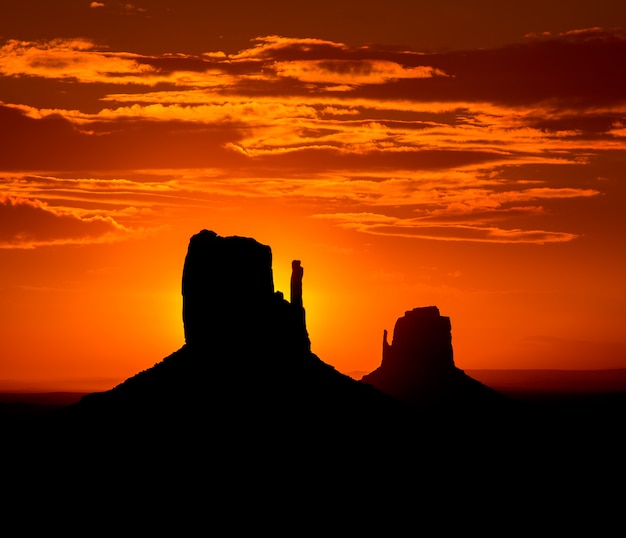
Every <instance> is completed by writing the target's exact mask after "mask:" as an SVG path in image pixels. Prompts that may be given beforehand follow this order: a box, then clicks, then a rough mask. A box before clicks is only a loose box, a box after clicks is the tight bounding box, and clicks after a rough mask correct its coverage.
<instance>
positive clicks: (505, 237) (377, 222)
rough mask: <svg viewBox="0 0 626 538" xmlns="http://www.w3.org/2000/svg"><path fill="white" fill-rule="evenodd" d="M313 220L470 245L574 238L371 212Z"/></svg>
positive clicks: (564, 234)
mask: <svg viewBox="0 0 626 538" xmlns="http://www.w3.org/2000/svg"><path fill="white" fill-rule="evenodd" d="M314 218H318V219H330V220H332V221H334V222H336V223H337V224H339V225H340V226H341V227H343V228H348V229H352V230H356V231H359V232H362V233H368V234H372V235H383V236H391V237H405V238H409V239H428V240H436V241H448V242H449V241H456V242H474V243H535V244H545V243H561V242H566V241H571V240H573V239H575V238H576V237H577V236H576V235H575V234H571V233H567V232H554V231H547V230H522V229H507V228H500V227H496V226H479V225H468V224H461V223H455V224H439V225H438V224H434V223H429V222H427V221H426V222H425V221H422V220H420V219H411V218H409V219H406V218H394V217H389V216H387V215H380V214H373V213H339V214H317V215H314Z"/></svg>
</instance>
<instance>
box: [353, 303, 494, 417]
mask: <svg viewBox="0 0 626 538" xmlns="http://www.w3.org/2000/svg"><path fill="white" fill-rule="evenodd" d="M361 379H362V381H363V382H365V383H370V384H371V385H373V386H374V387H376V388H378V389H379V390H381V391H383V392H385V393H387V394H389V395H391V396H394V397H395V398H397V399H399V400H402V401H404V402H406V403H407V404H409V405H411V406H412V407H416V408H418V409H433V410H441V409H448V410H453V411H454V410H459V411H461V410H462V411H463V412H468V411H471V412H472V413H479V412H485V411H488V410H489V409H491V408H494V407H495V408H499V407H500V406H502V405H505V403H506V402H505V398H504V397H503V396H502V395H501V394H499V393H498V392H497V391H495V390H494V389H492V388H490V387H488V386H486V385H484V384H482V383H480V382H479V381H477V380H475V379H473V378H472V377H470V376H469V375H467V374H466V373H465V372H463V370H460V369H459V368H457V367H456V366H455V364H454V355H453V348H452V326H451V323H450V318H449V317H446V316H441V315H440V314H439V309H438V308H437V307H436V306H425V307H421V308H414V309H413V310H409V311H408V312H405V314H404V316H402V317H401V318H399V319H398V320H397V321H396V325H395V328H394V332H393V340H392V343H391V344H389V342H388V336H387V330H385V331H384V333H383V346H382V362H381V365H380V366H379V367H378V368H377V369H376V370H374V371H373V372H370V373H369V374H366V375H364V376H363V377H362V378H361Z"/></svg>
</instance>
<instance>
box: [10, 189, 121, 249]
mask: <svg viewBox="0 0 626 538" xmlns="http://www.w3.org/2000/svg"><path fill="white" fill-rule="evenodd" d="M0 223H1V224H2V226H0V230H1V231H0V248H20V249H24V248H35V247H42V246H50V245H75V244H88V243H94V242H97V243H100V242H108V241H115V240H119V239H122V238H124V236H126V235H127V234H128V233H129V230H127V229H126V228H124V227H123V226H121V225H120V224H119V223H117V222H116V221H115V220H114V219H113V218H112V217H110V216H105V217H103V216H99V215H94V216H82V215H80V214H78V213H77V212H76V211H74V210H61V209H59V208H55V207H52V206H50V205H48V204H47V203H45V202H41V201H39V200H36V199H27V198H17V197H10V196H4V195H3V196H0Z"/></svg>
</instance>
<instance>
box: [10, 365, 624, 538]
mask: <svg viewBox="0 0 626 538" xmlns="http://www.w3.org/2000/svg"><path fill="white" fill-rule="evenodd" d="M497 374H498V372H494V371H486V372H468V375H473V377H475V378H476V379H478V380H480V381H481V382H483V383H485V384H488V385H489V386H492V388H496V389H500V390H501V391H502V392H503V393H505V395H507V396H509V398H511V399H512V400H513V401H514V402H517V403H518V404H519V407H518V412H513V413H510V412H508V411H507V412H506V413H505V412H502V413H499V412H495V413H493V414H492V415H489V414H487V415H489V416H487V415H485V416H483V417H481V416H471V415H461V416H457V417H453V418H451V417H450V416H449V415H437V414H435V415H432V416H428V415H424V414H417V415H416V416H415V420H414V421H412V422H410V423H407V422H399V424H400V425H401V428H402V432H401V433H400V435H398V436H397V437H391V436H390V437H387V436H380V434H379V432H380V429H375V428H373V429H372V432H371V435H370V434H369V432H368V433H366V434H364V435H361V434H358V435H357V436H356V437H357V438H358V441H357V442H354V443H352V442H350V440H349V435H350V434H349V433H345V432H344V433H342V432H341V431H339V430H338V429H337V426H338V425H339V426H340V427H341V424H340V423H334V424H333V425H332V427H331V428H330V429H329V430H328V432H327V433H325V429H324V426H323V425H322V426H319V425H318V427H317V429H316V430H315V433H312V434H311V435H310V436H309V435H307V434H306V430H305V429H302V428H301V429H299V430H298V432H297V434H295V435H292V434H291V433H290V431H289V427H290V426H289V423H288V422H287V423H285V424H284V426H285V429H283V430H282V431H280V432H278V435H276V433H277V432H276V431H272V430H271V428H270V429H269V430H268V429H265V427H264V426H263V425H259V427H258V428H257V429H254V431H250V432H246V431H244V430H242V429H239V428H238V427H237V425H236V424H233V425H232V427H230V428H228V427H225V428H221V429H218V430H216V429H211V427H210V425H209V424H207V423H206V422H204V421H202V420H198V419H199V418H201V417H198V416H195V418H194V421H193V423H192V424H191V426H190V427H188V425H182V426H181V428H180V429H178V428H172V427H171V425H170V427H168V428H165V429H164V430H163V431H162V433H160V431H159V429H158V428H157V429H156V430H149V437H148V438H146V439H145V442H144V441H143V440H142V439H143V438H142V437H141V435H140V434H137V433H136V432H132V435H130V436H128V437H126V435H115V436H113V437H111V436H110V435H109V434H106V433H103V434H102V435H99V434H98V435H95V436H92V437H84V436H83V435H82V434H81V432H80V431H78V432H76V431H75V432H72V433H71V435H70V438H69V441H68V440H67V439H64V437H65V436H66V435H67V433H61V432H60V431H56V430H55V429H52V430H45V431H44V433H42V434H37V433H36V435H34V436H32V437H30V438H28V437H27V438H26V439H27V443H24V442H22V443H21V445H20V444H18V445H17V446H18V448H19V454H18V457H15V453H11V454H10V456H9V457H10V458H11V459H10V460H8V461H10V465H8V466H7V469H8V470H9V471H10V472H14V471H15V473H14V474H16V475H17V476H16V478H15V481H14V482H13V483H12V484H13V485H12V486H11V487H8V486H7V488H6V489H5V492H8V493H9V497H10V500H11V501H12V503H11V504H12V505H17V506H20V505H24V506H28V507H35V506H37V507H38V509H39V510H41V507H44V508H48V507H51V506H53V507H54V510H55V511H56V513H57V515H58V514H62V513H63V512H64V511H65V510H70V509H71V510H72V511H74V510H78V509H80V510H83V511H86V512H85V513H92V514H93V515H92V516H91V517H92V518H93V520H94V521H110V520H111V518H116V517H121V516H122V515H123V514H126V515H124V517H130V518H133V519H134V520H135V522H138V524H140V525H141V526H142V529H143V530H147V529H149V528H155V529H158V530H162V529H161V528H160V526H161V525H162V524H163V522H164V521H166V520H168V518H169V519H170V523H171V520H172V519H173V520H174V522H175V523H176V524H177V525H178V524H179V522H180V524H181V525H182V524H183V523H188V524H193V525H198V524H200V523H202V522H204V521H205V517H210V518H215V519H214V520H215V521H218V520H222V521H226V522H228V524H231V525H235V524H238V525H243V524H249V525H251V526H250V527H248V529H249V530H250V529H256V530H259V529H262V528H265V529H266V530H269V529H273V530H276V529H281V528H282V530H289V531H290V532H291V531H293V532H294V533H295V535H298V534H300V531H302V532H304V531H305V530H307V529H308V530H312V529H314V528H315V525H323V526H325V528H326V529H327V528H328V527H327V525H333V524H334V522H335V521H336V520H337V518H339V517H343V519H344V522H345V520H348V521H349V523H350V525H354V528H351V529H350V530H351V531H352V532H356V529H357V528H359V526H360V525H365V526H366V527H369V526H370V525H372V524H373V521H375V519H376V518H377V517H381V518H384V519H385V525H386V527H385V528H384V529H383V530H382V532H381V535H383V536H392V535H399V533H404V532H406V530H407V529H409V530H410V531H411V532H413V531H414V532H415V533H417V532H418V530H421V531H424V530H425V529H423V528H422V526H423V525H424V524H425V523H424V522H425V521H426V520H429V519H430V520H431V521H432V518H433V517H435V515H436V517H435V520H436V521H437V522H438V525H440V527H438V530H439V531H441V533H442V534H445V532H444V531H445V529H448V530H450V531H452V529H456V530H464V531H469V529H474V530H476V531H479V530H480V531H481V533H482V534H483V535H485V534H487V535H489V534H491V533H495V534H494V535H507V534H508V532H506V531H502V529H509V530H511V532H513V531H516V532H517V531H518V532H520V533H522V532H528V533H530V532H536V533H538V534H544V533H545V534H548V535H552V534H554V535H555V536H558V535H563V534H567V533H568V532H569V530H571V529H572V527H573V528H575V529H577V530H581V529H583V528H584V527H583V525H589V524H591V525H592V527H591V528H589V527H587V530H589V531H593V533H592V534H591V535H594V536H601V535H607V534H605V532H609V531H610V529H612V528H614V526H615V524H617V522H619V521H620V520H621V517H622V501H623V494H622V492H621V489H620V488H621V486H622V485H623V482H622V481H623V480H624V478H626V475H625V471H624V451H625V449H626V444H625V441H624V438H623V434H622V430H623V419H624V417H625V416H626V391H615V390H606V391H602V390H601V389H602V388H603V387H604V388H606V389H615V388H616V374H615V372H614V373H613V374H611V373H608V372H607V373H606V379H607V384H605V385H602V384H601V383H600V382H599V379H600V378H604V377H603V375H600V374H597V376H596V377H595V380H592V378H593V377H594V376H595V375H596V374H592V375H591V376H589V377H587V380H588V381H589V382H588V383H587V382H585V381H584V373H579V372H576V373H574V374H572V375H571V376H570V383H569V384H564V383H562V381H563V379H564V378H565V377H567V376H568V373H563V372H559V374H558V375H557V374H554V376H553V374H552V373H546V372H540V373H539V374H537V373H536V372H535V373H532V372H528V371H525V372H521V373H520V372H515V373H513V372H508V373H507V374H506V375H497ZM622 374H623V372H620V375H622ZM622 379H623V378H622ZM577 380H578V381H577ZM592 381H593V382H592ZM531 382H532V383H534V385H533V384H532V383H531ZM579 382H580V383H579ZM581 383H582V384H581ZM568 387H569V388H568ZM81 396H82V394H81V393H48V394H41V393H40V394H17V393H13V394H6V393H5V394H2V395H1V397H0V411H1V420H2V422H3V424H2V425H3V426H8V425H13V426H16V425H24V424H28V423H30V422H31V421H32V420H36V418H37V416H42V415H45V414H46V413H48V412H50V411H53V410H54V409H59V408H62V407H65V406H67V405H69V404H71V403H74V402H75V401H77V400H78V399H80V397H81ZM223 412H224V413H225V414H226V415H228V413H229V410H228V408H227V407H225V408H224V411H223ZM235 415H236V413H235ZM300 420H301V419H300V418H299V417H298V416H294V420H293V422H294V424H295V423H297V422H298V421H300ZM280 424H281V425H282V424H283V423H282V422H281V423H280ZM133 429H134V428H133ZM137 430H139V431H140V430H141V424H137ZM4 431H5V433H6V432H7V431H9V432H11V431H15V432H18V435H21V434H22V432H23V431H24V430H21V429H20V428H17V429H15V430H11V428H6V427H5V428H4ZM346 431H349V428H346ZM394 431H395V430H394ZM7 439H8V438H7ZM31 439H32V442H31ZM137 440H139V443H137ZM6 443H7V442H6V441H5V446H6ZM9 443H10V440H9ZM94 446H95V447H98V448H97V449H96V450H94V449H93V447H94ZM24 447H29V450H26V451H24V450H23V448H24ZM5 458H7V456H5ZM5 461H7V460H6V459H5ZM59 485H62V488H61V490H58V487H60V486H59ZM63 488H65V489H63ZM5 498H7V496H6V495H5ZM125 511H126V512H125ZM287 512H288V513H289V514H290V517H291V522H292V525H295V527H291V526H290V525H288V524H287V520H286V519H285V513H287ZM464 512H465V515H464V516H461V514H463V513H464ZM468 512H469V513H468ZM233 513H234V514H238V515H239V516H241V517H243V518H244V519H243V520H242V521H238V520H236V519H235V520H233V519H231V517H232V514H233ZM244 513H245V516H244ZM70 515H71V512H68V517H69V521H70V523H71V520H72V518H71V517H70ZM96 518H97V519H96ZM148 518H149V519H148ZM246 518H247V519H246ZM441 518H443V519H441ZM66 524H67V522H64V523H63V525H64V526H65V525H66ZM407 525H409V526H407ZM411 525H412V526H411ZM294 529H295V530H294ZM394 529H395V532H394ZM538 529H541V532H539V530H538ZM369 530H372V529H369ZM431 530H432V529H431ZM500 531H502V534H500ZM583 534H584V533H583Z"/></svg>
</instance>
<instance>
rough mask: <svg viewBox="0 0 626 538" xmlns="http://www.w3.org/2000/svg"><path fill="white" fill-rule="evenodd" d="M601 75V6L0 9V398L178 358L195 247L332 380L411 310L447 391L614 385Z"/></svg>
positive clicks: (375, 360) (84, 386)
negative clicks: (257, 301)
mask: <svg viewBox="0 0 626 538" xmlns="http://www.w3.org/2000/svg"><path fill="white" fill-rule="evenodd" d="M625 73H626V3H624V2H622V1H619V0H612V1H608V0H592V1H586V0H581V1H577V2H571V1H570V0H542V1H541V2H539V1H535V0H528V1H526V2H523V3H521V2H516V3H504V2H501V1H498V2H496V1H491V0H467V1H452V0H449V1H444V0H442V1H441V2H426V1H420V0H411V1H409V0H387V1H385V2H369V1H359V2H356V1H345V0H333V1H332V2H330V1H326V0H321V1H317V2H315V3H314V4H313V3H311V4H302V3H294V2H291V1H290V2H287V1H282V0H281V1H267V2H257V1H254V2H252V1H243V2H229V3H224V4H223V5H219V6H218V5H216V4H215V3H213V2H204V1H200V0H198V1H190V0H171V1H165V0H154V1H135V2H132V3H123V2H110V1H103V2H89V1H82V0H81V1H78V0H60V1H48V0H19V1H18V0H13V1H11V0H7V1H6V2H3V3H2V6H1V7H0V275H1V280H0V294H1V297H2V299H1V301H2V302H1V309H0V336H1V338H0V390H80V391H97V390H107V389H109V388H112V387H113V386H115V385H116V384H118V383H120V382H122V381H123V380H124V379H126V378H128V377H130V376H132V375H134V374H135V373H138V372H139V371H142V370H145V369H147V368H150V367H151V366H152V365H154V364H155V363H157V362H160V361H161V360H162V359H163V358H165V357H166V356H168V355H169V354H170V353H172V352H174V351H176V350H177V349H179V348H180V347H181V346H182V345H183V344H184V337H183V326H182V297H181V276H182V267H183V263H184V257H185V254H186V251H187V245H188V242H189V238H190V237H191V236H192V235H193V234H195V233H197V232H198V231H200V230H202V229H209V230H213V231H215V232H216V233H218V234H219V235H222V236H230V235H239V236H245V237H253V238H254V239H256V240H257V241H259V242H261V243H263V244H266V245H269V246H270V247H271V248H272V255H273V270H274V285H275V289H276V290H278V291H283V292H284V293H285V296H286V297H288V291H289V277H290V271H291V260H293V259H299V260H301V261H302V266H303V267H304V279H303V300H304V306H305V309H306V316H307V327H308V331H309V335H310V338H311V343H312V346H311V347H312V351H313V352H314V353H316V354H317V355H318V356H319V357H320V358H321V359H322V360H323V361H324V362H326V363H328V364H331V365H332V366H334V367H335V368H336V369H337V370H339V371H341V372H344V373H347V374H349V375H353V376H355V375H356V376H358V375H362V374H363V373H367V372H369V371H371V370H373V369H375V368H376V367H377V366H378V365H379V364H380V361H381V353H382V335H383V331H384V330H385V329H387V330H388V331H389V332H390V335H391V334H392V331H393V326H394V324H395V322H396V320H397V319H398V318H399V317H401V316H402V315H404V312H405V311H408V310H411V309H413V308H416V307H420V306H431V305H435V306H437V307H438V308H439V310H440V313H441V315H444V316H449V317H450V320H451V324H452V343H453V349H454V361H455V364H456V366H457V367H459V368H461V369H463V370H475V369H526V368H528V369H535V368H542V369H575V370H580V369H594V370H595V369H613V368H626V331H625V330H624V329H625V327H626V285H625V284H624V275H626V249H625V248H624V247H625V246H626V242H625V241H624V233H625V231H626V226H625V225H626V217H625V216H624V215H625V214H624V209H623V208H624V206H625V203H626V178H625V177H624V176H625V173H626V151H625V150H626V75H625Z"/></svg>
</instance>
